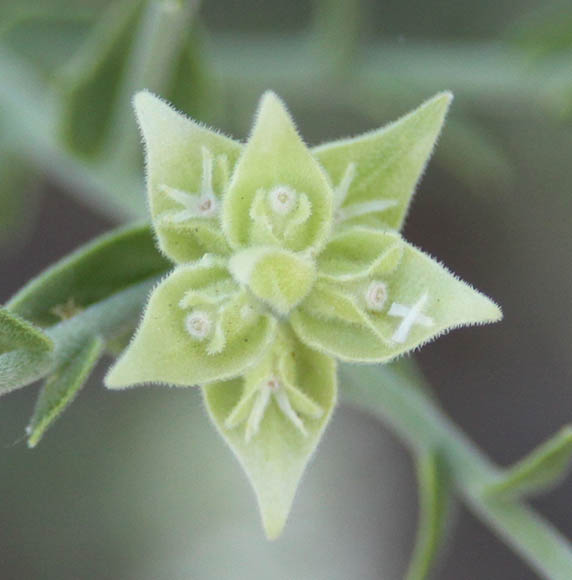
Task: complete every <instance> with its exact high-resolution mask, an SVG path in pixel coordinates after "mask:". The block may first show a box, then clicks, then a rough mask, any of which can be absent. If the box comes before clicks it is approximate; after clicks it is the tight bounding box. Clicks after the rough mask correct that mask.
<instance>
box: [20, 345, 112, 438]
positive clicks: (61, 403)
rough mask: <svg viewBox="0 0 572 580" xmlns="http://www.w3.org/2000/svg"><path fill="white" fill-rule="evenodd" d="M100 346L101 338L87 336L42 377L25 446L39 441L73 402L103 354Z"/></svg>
mask: <svg viewBox="0 0 572 580" xmlns="http://www.w3.org/2000/svg"><path fill="white" fill-rule="evenodd" d="M103 347H104V342H103V340H101V338H99V337H97V336H94V337H92V338H90V339H88V340H87V342H85V343H84V344H82V345H81V346H80V347H79V348H78V349H77V352H76V353H75V354H74V355H73V356H70V358H69V359H68V360H67V361H66V362H65V363H64V364H63V365H62V366H61V367H59V368H58V369H57V370H56V371H55V372H54V373H53V374H52V375H51V376H50V377H49V378H48V379H47V380H46V383H45V384H44V386H43V387H42V390H41V391H40V395H39V397H38V400H37V402H36V408H35V410H34V414H33V416H32V420H31V422H30V424H29V425H28V428H27V434H28V446H29V447H35V446H36V445H37V444H38V443H39V441H40V439H41V438H42V437H43V435H44V433H45V432H46V430H47V429H48V427H50V426H51V425H52V424H53V422H54V421H55V420H56V419H57V418H58V417H59V416H60V415H61V414H62V413H63V412H64V410H65V409H66V407H67V406H68V405H69V404H70V403H71V402H72V401H73V399H74V397H75V396H76V395H77V393H78V391H79V390H80V389H81V387H82V386H83V384H84V383H85V381H86V380H87V378H88V377H89V375H90V373H91V371H92V370H93V368H94V366H95V365H96V363H97V361H98V360H99V357H100V356H101V354H102V353H103Z"/></svg>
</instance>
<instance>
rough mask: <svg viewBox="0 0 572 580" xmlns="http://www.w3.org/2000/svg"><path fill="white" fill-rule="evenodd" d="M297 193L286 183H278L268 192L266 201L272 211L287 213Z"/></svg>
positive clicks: (295, 199) (279, 213)
mask: <svg viewBox="0 0 572 580" xmlns="http://www.w3.org/2000/svg"><path fill="white" fill-rule="evenodd" d="M297 200H298V194H297V193H296V192H295V191H294V190H293V189H292V188H291V187H288V186H287V185H279V186H278V187H275V188H274V189H271V190H270V191H269V192H268V201H269V203H270V207H271V208H272V211H273V212H274V213H277V214H278V215H287V214H289V213H290V212H291V211H292V210H293V209H294V206H295V205H296V202H297Z"/></svg>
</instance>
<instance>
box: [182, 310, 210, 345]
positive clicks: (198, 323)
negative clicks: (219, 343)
mask: <svg viewBox="0 0 572 580" xmlns="http://www.w3.org/2000/svg"><path fill="white" fill-rule="evenodd" d="M185 327H186V329H187V332H188V333H189V334H190V335H191V336H192V337H193V338H194V339H196V340H204V339H205V338H206V337H207V336H208V335H209V334H210V331H211V327H212V323H211V319H210V317H209V315H208V314H207V313H206V312H205V311H204V310H195V311H194V312H191V313H190V314H189V315H188V316H187V317H186V318H185Z"/></svg>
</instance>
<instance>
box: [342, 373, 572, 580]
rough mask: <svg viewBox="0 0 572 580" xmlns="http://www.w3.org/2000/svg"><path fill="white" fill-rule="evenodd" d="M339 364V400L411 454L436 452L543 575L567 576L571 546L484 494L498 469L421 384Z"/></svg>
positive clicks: (482, 513)
mask: <svg viewBox="0 0 572 580" xmlns="http://www.w3.org/2000/svg"><path fill="white" fill-rule="evenodd" d="M386 368H387V367H385V368H383V369H382V370H380V368H379V367H378V368H376V367H366V366H344V368H343V369H342V376H341V385H342V389H343V391H342V392H343V395H344V398H345V401H346V402H348V403H350V404H352V405H355V406H357V407H359V408H361V409H362V410H365V411H367V412H369V413H373V415H375V416H376V417H378V418H380V419H382V420H383V421H384V422H385V423H387V424H389V425H390V426H391V427H392V428H393V429H394V430H395V431H396V433H397V434H398V435H399V436H400V438H401V439H403V441H404V442H405V443H406V444H407V445H408V446H409V447H410V448H411V449H412V451H413V452H414V453H416V454H423V453H426V452H428V451H430V450H435V451H437V452H438V453H440V454H441V456H442V457H443V460H444V463H445V465H446V467H447V470H448V471H449V475H450V477H451V479H452V482H453V485H454V487H455V488H456V490H457V493H458V494H459V495H460V496H461V497H462V498H463V500H464V501H465V503H466V505H467V506H468V507H469V509H470V510H471V511H472V512H473V513H474V514H475V515H476V516H477V517H479V518H480V519H481V520H483V521H484V522H485V523H486V524H487V525H488V526H490V527H491V528H493V529H494V530H495V531H496V533H497V534H498V535H499V536H500V537H501V538H502V539H503V540H504V541H505V542H506V543H507V544H508V545H510V546H511V547H512V548H513V549H514V550H515V552H517V553H518V554H519V555H520V556H522V558H523V559H524V560H526V561H527V562H528V563H529V564H530V566H531V567H532V568H533V569H534V570H536V571H537V572H538V573H539V574H540V575H541V576H542V577H543V578H546V579H550V580H569V579H570V578H572V547H571V546H570V544H569V542H568V541H567V540H566V539H565V538H564V537H563V536H562V535H561V534H560V533H559V532H558V531H557V530H556V529H555V528H554V527H553V526H552V525H550V524H549V523H548V522H547V521H545V520H544V519H543V518H542V517H541V516H540V515H538V514H537V513H536V512H535V511H534V510H532V509H531V508H529V507H528V506H526V505H525V504H523V503H522V502H521V501H517V500H509V499H498V498H492V497H490V496H487V494H485V493H484V490H485V489H486V488H487V487H488V486H489V485H491V484H493V483H494V482H495V481H496V480H497V479H498V477H499V473H500V470H499V468H498V467H496V466H495V465H493V464H492V463H491V461H490V460H489V459H487V458H486V457H485V456H484V455H483V453H482V452H481V451H480V450H479V449H477V448H476V447H475V445H473V443H471V442H470V441H469V440H468V439H467V437H466V436H465V435H464V434H463V433H462V432H461V431H460V430H459V428H458V427H457V426H456V425H455V424H454V423H453V422H452V421H451V420H450V419H449V418H448V417H447V416H446V415H445V414H444V413H443V412H442V411H441V409H439V408H438V406H437V405H436V404H435V402H434V400H433V399H432V398H430V396H428V394H427V393H425V392H424V391H423V390H421V389H417V388H415V387H413V386H412V385H411V384H410V382H409V381H408V380H407V379H405V378H404V377H402V376H400V375H399V374H398V373H393V372H392V371H391V370H386Z"/></svg>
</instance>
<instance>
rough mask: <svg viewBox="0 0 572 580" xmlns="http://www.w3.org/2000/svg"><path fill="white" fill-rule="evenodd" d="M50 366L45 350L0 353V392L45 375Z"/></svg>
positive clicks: (13, 388) (22, 385)
mask: <svg viewBox="0 0 572 580" xmlns="http://www.w3.org/2000/svg"><path fill="white" fill-rule="evenodd" d="M51 366H52V353H51V352H50V351H47V350H21V349H20V350H11V351H9V352H5V353H4V354H0V394H5V393H9V392H10V391H13V390H15V389H19V388H20V387H25V386H26V385H29V384H30V383H33V382H34V381H37V380H38V379H41V378H42V377H44V376H45V375H46V373H47V372H48V371H49V370H50V368H51Z"/></svg>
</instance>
